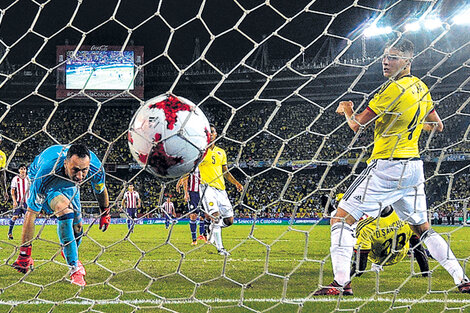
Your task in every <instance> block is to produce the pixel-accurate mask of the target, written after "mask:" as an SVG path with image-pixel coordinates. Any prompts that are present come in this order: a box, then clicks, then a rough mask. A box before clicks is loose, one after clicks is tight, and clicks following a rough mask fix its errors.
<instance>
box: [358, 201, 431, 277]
mask: <svg viewBox="0 0 470 313" xmlns="http://www.w3.org/2000/svg"><path fill="white" fill-rule="evenodd" d="M356 238H357V241H356V244H355V246H354V256H353V266H352V268H351V276H353V275H354V274H355V276H361V275H362V273H363V272H364V270H365V269H366V267H367V260H370V261H371V262H372V268H373V269H375V270H376V271H379V270H382V266H389V265H393V264H396V263H398V262H400V261H401V260H403V258H404V257H405V256H406V255H407V254H408V251H409V249H410V244H411V250H412V252H413V253H414V256H415V258H416V261H418V265H419V268H420V272H421V275H423V276H424V277H427V276H428V274H429V264H428V258H427V256H426V252H425V250H424V248H423V246H422V245H421V244H420V241H419V239H418V236H416V235H415V234H414V233H413V231H412V230H411V228H410V226H409V225H408V223H407V222H404V221H402V220H400V218H399V217H398V215H397V213H396V212H395V211H394V210H393V208H392V207H391V206H388V207H386V208H385V209H383V210H382V212H381V214H380V217H379V218H378V219H377V218H373V217H368V218H366V219H364V220H362V221H359V223H358V224H357V227H356Z"/></svg>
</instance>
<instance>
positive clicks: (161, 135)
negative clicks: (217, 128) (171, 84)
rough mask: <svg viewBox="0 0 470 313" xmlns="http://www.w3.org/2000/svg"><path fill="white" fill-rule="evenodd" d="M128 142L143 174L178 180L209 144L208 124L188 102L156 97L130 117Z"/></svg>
mask: <svg viewBox="0 0 470 313" xmlns="http://www.w3.org/2000/svg"><path fill="white" fill-rule="evenodd" d="M128 143H129V149H130V150H131V153H132V156H133V157H134V159H135V160H136V161H137V162H138V163H139V164H140V165H141V166H143V167H145V168H146V170H147V171H149V172H150V173H152V174H154V175H156V176H159V177H163V178H172V177H179V176H182V175H184V174H186V173H189V172H190V171H192V170H193V169H194V168H195V167H196V166H197V165H198V164H199V162H200V161H202V159H203V157H204V155H205V153H206V149H207V146H208V145H209V143H210V126H209V121H208V120H207V118H206V116H205V115H204V113H203V112H202V111H201V109H199V108H198V107H196V105H195V104H194V103H192V102H191V101H189V100H188V99H185V98H183V97H177V96H174V95H160V96H158V97H155V98H152V99H150V100H148V101H146V102H145V104H144V105H142V106H141V107H140V108H139V109H138V110H137V112H136V113H135V114H134V117H133V118H132V120H131V123H130V125H129V132H128Z"/></svg>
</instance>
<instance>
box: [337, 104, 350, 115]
mask: <svg viewBox="0 0 470 313" xmlns="http://www.w3.org/2000/svg"><path fill="white" fill-rule="evenodd" d="M345 107H350V108H351V110H352V109H353V108H354V103H353V102H352V101H341V102H340V103H339V104H338V107H337V108H336V113H338V114H339V115H344V108H345Z"/></svg>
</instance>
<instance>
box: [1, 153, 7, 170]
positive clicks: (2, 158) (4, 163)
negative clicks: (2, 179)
mask: <svg viewBox="0 0 470 313" xmlns="http://www.w3.org/2000/svg"><path fill="white" fill-rule="evenodd" d="M6 165H7V155H6V154H5V152H3V151H2V150H0V169H2V168H5V166H6Z"/></svg>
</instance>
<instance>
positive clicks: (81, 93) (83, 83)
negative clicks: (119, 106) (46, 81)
mask: <svg viewBox="0 0 470 313" xmlns="http://www.w3.org/2000/svg"><path fill="white" fill-rule="evenodd" d="M143 61H144V47H142V46H128V47H125V49H122V47H120V46H106V45H98V46H80V47H79V48H78V49H77V46H71V45H67V46H57V64H58V65H59V67H58V68H57V90H56V97H57V99H64V98H68V97H74V98H87V97H88V96H91V97H94V98H97V99H104V98H110V97H118V98H129V97H132V96H136V97H138V98H141V99H143V98H144V72H143V70H142V68H141V67H139V66H140V65H141V64H142V63H143Z"/></svg>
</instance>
